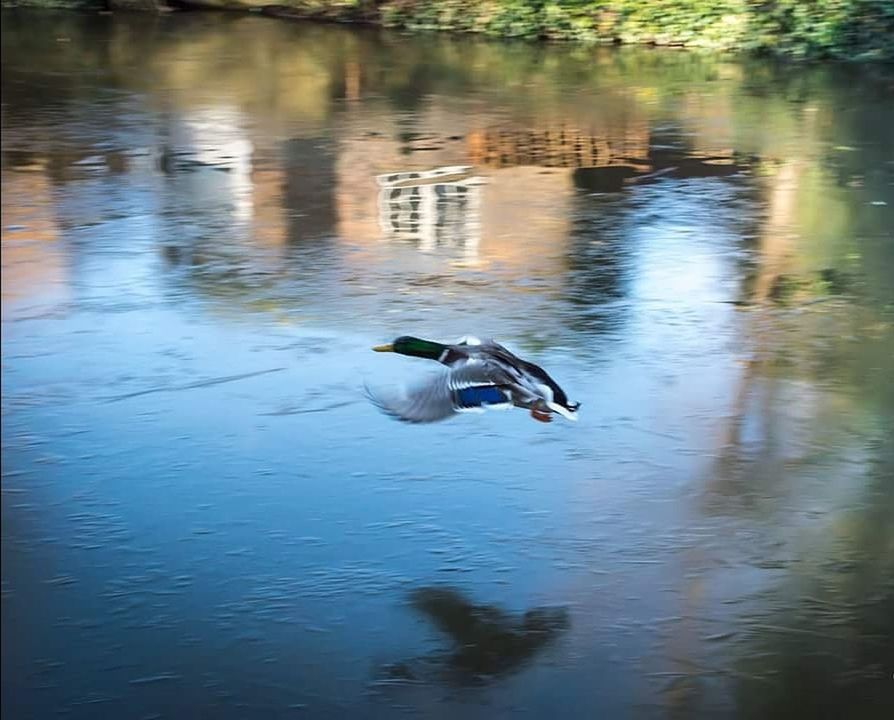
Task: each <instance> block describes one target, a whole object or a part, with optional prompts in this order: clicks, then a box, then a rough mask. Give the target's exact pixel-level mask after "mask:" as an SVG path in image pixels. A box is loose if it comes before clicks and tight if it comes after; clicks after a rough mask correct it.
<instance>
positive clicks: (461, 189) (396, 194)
mask: <svg viewBox="0 0 894 720" xmlns="http://www.w3.org/2000/svg"><path fill="white" fill-rule="evenodd" d="M439 170H442V169H435V170H431V171H423V172H420V173H412V174H411V175H414V176H416V177H410V178H407V179H404V178H403V177H402V176H401V175H400V174H396V175H395V174H386V175H380V176H379V177H378V178H377V179H378V180H379V184H380V185H381V189H380V190H379V195H378V208H379V226H380V227H381V230H382V235H383V236H384V237H386V238H389V239H395V240H408V241H411V242H416V243H417V244H418V247H419V249H420V250H421V251H423V252H431V251H433V250H435V249H436V248H440V247H447V248H461V249H462V254H463V258H464V259H465V260H466V261H467V262H474V261H475V260H476V259H477V257H478V248H479V245H480V242H481V200H482V198H481V186H482V185H483V184H484V182H485V181H484V179H483V178H480V177H458V178H457V179H451V177H450V175H446V174H445V175H444V176H443V177H444V179H438V177H437V175H438V172H439Z"/></svg>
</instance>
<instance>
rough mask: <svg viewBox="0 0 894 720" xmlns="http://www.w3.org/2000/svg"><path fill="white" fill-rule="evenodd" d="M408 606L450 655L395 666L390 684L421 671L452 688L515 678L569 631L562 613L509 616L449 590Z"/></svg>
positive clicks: (426, 591) (428, 592)
mask: <svg viewBox="0 0 894 720" xmlns="http://www.w3.org/2000/svg"><path fill="white" fill-rule="evenodd" d="M409 600H410V605H411V606H412V607H413V609H415V610H416V611H417V612H419V613H420V614H422V615H423V616H425V617H426V618H427V619H428V620H430V621H431V622H432V624H433V625H434V626H435V627H437V629H438V630H440V631H441V632H442V633H443V634H444V635H445V636H447V638H448V639H449V640H450V643H451V647H450V650H448V651H447V652H444V653H438V654H436V655H434V656H429V657H427V658H422V659H419V660H413V661H409V662H402V663H396V664H394V665H392V666H390V667H389V668H388V673H389V675H390V676H391V677H392V678H403V679H417V678H418V675H419V674H420V673H422V674H424V673H425V668H433V669H434V673H435V674H436V675H437V676H438V677H439V678H440V679H444V680H446V681H448V682H451V683H456V684H461V685H465V684H475V683H480V682H484V681H487V680H489V679H495V678H497V677H500V676H503V675H507V674H510V673H512V672H515V671H517V670H519V669H521V668H522V667H524V666H525V665H526V664H527V663H529V662H530V661H531V660H532V659H533V658H534V657H535V656H536V655H537V654H538V653H540V652H541V651H542V650H543V649H544V648H545V647H546V646H547V645H548V644H549V643H550V642H551V641H552V640H554V639H555V638H557V637H558V636H559V635H560V634H562V633H563V632H564V631H565V630H567V629H568V626H569V618H568V611H567V610H566V609H565V608H553V607H538V608H532V609H531V610H528V611H526V612H525V613H523V614H521V615H513V614H511V613H509V612H507V611H506V610H503V609H502V608H500V607H498V606H496V605H483V604H482V605H478V604H475V603H473V602H472V601H471V600H469V599H468V598H467V597H466V596H465V595H464V594H463V593H462V592H460V591H459V590H456V589H454V588H450V587H423V588H419V589H417V590H414V591H413V592H412V593H410V598H409Z"/></svg>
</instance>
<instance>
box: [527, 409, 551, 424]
mask: <svg viewBox="0 0 894 720" xmlns="http://www.w3.org/2000/svg"><path fill="white" fill-rule="evenodd" d="M531 417H532V418H534V419H535V420H539V421H540V422H552V421H553V415H552V413H551V412H548V411H547V412H544V411H543V410H538V409H537V408H531Z"/></svg>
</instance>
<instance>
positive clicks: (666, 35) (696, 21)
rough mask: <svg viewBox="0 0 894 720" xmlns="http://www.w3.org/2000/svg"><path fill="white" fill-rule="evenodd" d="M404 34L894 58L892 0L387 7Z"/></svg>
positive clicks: (519, 0) (387, 18) (612, 0)
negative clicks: (462, 34)
mask: <svg viewBox="0 0 894 720" xmlns="http://www.w3.org/2000/svg"><path fill="white" fill-rule="evenodd" d="M380 20H381V21H382V23H383V24H385V25H388V26H391V27H399V28H405V29H408V30H452V31H459V32H478V33H484V34H487V35H494V36H498V37H522V38H547V39H554V40H578V41H586V42H602V43H618V42H622V43H648V44H656V45H679V46H686V47H707V48H714V49H745V50H757V51H762V52H772V53H779V54H784V55H794V56H802V57H804V56H832V57H843V58H854V59H892V58H894V0H814V1H812V2H803V0H484V1H482V2H476V1H475V0H391V1H389V2H385V3H383V4H382V5H381V7H380Z"/></svg>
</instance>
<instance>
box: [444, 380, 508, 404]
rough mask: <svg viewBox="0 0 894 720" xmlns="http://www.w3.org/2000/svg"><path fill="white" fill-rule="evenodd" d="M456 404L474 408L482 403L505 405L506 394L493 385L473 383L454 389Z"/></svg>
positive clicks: (506, 401)
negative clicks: (472, 384) (460, 388)
mask: <svg viewBox="0 0 894 720" xmlns="http://www.w3.org/2000/svg"><path fill="white" fill-rule="evenodd" d="M455 397H456V404H457V406H458V407H461V408H474V407H481V406H483V405H506V404H507V403H508V402H509V397H508V396H507V394H506V393H505V392H504V391H503V390H501V389H500V388H498V387H495V386H493V385H475V386H473V387H467V388H463V389H462V390H456V391H455Z"/></svg>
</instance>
